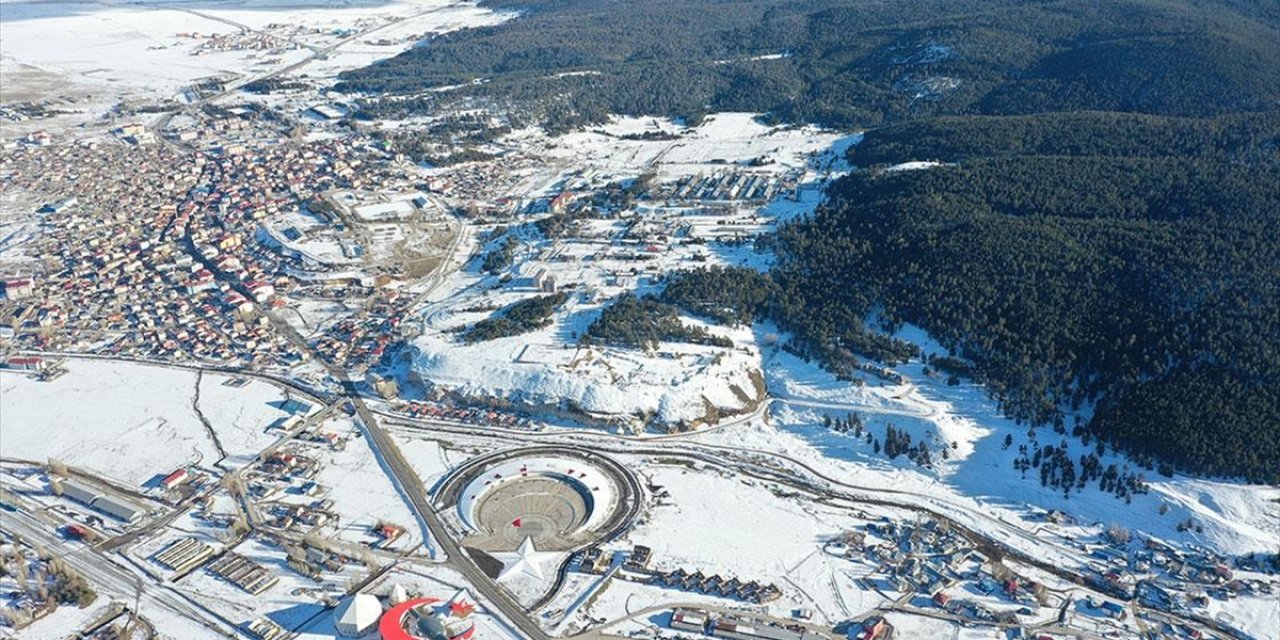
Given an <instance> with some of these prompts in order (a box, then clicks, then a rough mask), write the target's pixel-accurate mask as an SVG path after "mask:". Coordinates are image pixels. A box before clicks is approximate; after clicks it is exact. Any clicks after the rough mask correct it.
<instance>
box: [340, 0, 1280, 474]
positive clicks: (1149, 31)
mask: <svg viewBox="0 0 1280 640" xmlns="http://www.w3.org/2000/svg"><path fill="white" fill-rule="evenodd" d="M484 4H485V5H486V6H489V7H492V8H495V9H501V10H515V11H519V12H521V16H520V17H519V18H517V19H515V20H512V21H509V22H507V23H504V24H502V25H498V26H494V27H490V28H484V29H475V30H467V31H461V32H457V33H453V34H447V35H443V36H440V37H437V38H435V39H433V40H431V41H430V42H428V43H426V44H424V46H421V47H418V48H415V49H414V50H412V51H410V52H407V53H406V54H404V55H402V56H399V57H397V58H395V59H392V60H388V61H384V62H381V63H378V64H376V65H373V66H371V67H369V68H366V69H363V70H360V71H357V72H353V73H349V74H347V75H346V76H344V82H343V83H342V86H341V88H342V89H345V90H351V91H358V92H364V93H365V95H366V96H367V99H366V100H365V101H364V103H363V108H364V109H365V110H366V113H369V114H373V115H386V114H396V113H412V112H419V111H429V110H432V109H435V108H438V107H440V106H444V105H448V104H450V103H452V102H454V101H467V104H484V103H485V102H486V101H488V103H489V104H490V105H491V106H494V107H497V108H501V109H502V110H503V111H504V112H505V113H507V114H509V115H510V116H511V119H512V123H511V124H512V125H513V126H515V125H518V124H528V123H540V124H543V125H545V126H548V127H550V128H552V129H556V128H567V127H572V126H577V125H581V124H583V123H588V122H598V121H601V120H603V119H604V118H605V117H607V115H608V114H611V113H621V114H633V115H641V114H647V115H666V116H671V117H679V118H685V119H687V120H688V121H690V122H696V121H697V120H698V118H700V117H701V115H702V114H705V113H708V112H712V111H722V110H747V111H754V112H761V113H764V114H766V115H765V116H764V117H766V118H768V119H771V120H774V121H779V122H816V123H819V124H825V125H830V126H835V127H846V128H858V129H861V128H870V130H869V131H868V132H867V134H866V136H865V138H864V140H863V141H862V142H861V144H859V145H857V146H855V147H853V148H852V150H851V152H850V160H851V162H852V163H853V164H854V165H855V166H857V167H859V170H858V171H855V172H854V173H853V174H852V175H850V176H849V177H847V178H844V179H842V180H840V181H838V182H837V183H835V184H834V185H833V186H832V187H831V189H830V191H829V195H830V200H829V201H828V203H827V204H826V205H824V206H822V207H820V208H819V209H818V211H817V212H816V213H814V214H813V215H812V216H809V217H806V218H803V219H801V220H798V221H795V222H793V223H791V224H789V225H786V226H784V227H783V228H782V229H781V230H780V231H779V233H778V234H777V236H776V237H773V238H771V239H769V240H767V241H766V244H768V245H769V248H771V249H772V250H774V251H775V252H776V253H777V254H778V262H777V266H776V267H775V268H774V269H773V270H772V271H771V272H770V273H768V274H759V273H755V272H749V271H745V270H716V269H713V270H703V271H697V272H690V273H685V274H678V275H677V276H675V277H673V278H672V280H671V282H670V284H669V286H668V288H667V289H666V291H665V292H664V293H663V294H662V295H661V297H660V299H650V298H645V299H636V298H624V299H623V300H621V301H619V303H618V304H616V305H614V306H613V307H611V308H610V310H609V311H608V312H606V314H605V316H604V317H602V318H601V320H600V321H599V322H597V323H596V325H593V327H592V330H591V331H590V332H589V338H588V339H595V340H600V341H604V342H610V343H614V344H634V345H638V346H647V347H652V346H653V345H654V344H655V343H656V341H657V340H662V339H671V336H670V335H668V334H679V333H682V332H681V331H678V330H677V328H680V329H683V328H684V327H683V326H682V325H681V324H680V323H679V321H678V320H677V319H676V318H675V316H674V313H673V311H672V308H673V306H674V307H683V308H684V309H686V310H688V311H690V312H692V313H696V314H699V315H702V316H704V317H707V318H710V319H713V320H716V321H719V322H723V323H730V324H732V323H741V322H751V321H753V320H756V319H760V318H770V319H773V320H774V321H776V322H778V323H779V324H780V325H781V327H782V328H784V329H785V330H787V331H788V333H789V335H790V336H792V337H791V338H790V340H789V341H788V343H787V344H786V348H788V349H789V350H791V351H793V352H795V353H797V354H800V355H802V356H804V357H806V358H810V359H814V360H817V361H820V362H822V363H824V364H825V365H827V366H828V367H830V368H831V369H832V370H833V371H835V372H836V373H837V374H838V375H840V376H842V377H854V376H853V375H852V374H853V372H854V370H855V368H857V367H860V366H865V365H866V362H867V360H868V359H870V360H873V361H878V362H883V363H892V362H896V361H901V360H903V359H905V358H908V357H915V356H918V355H921V354H919V353H917V351H916V349H915V348H914V347H913V346H912V345H909V344H906V343H903V342H899V341H897V340H894V339H892V338H890V337H888V336H887V335H886V333H885V331H884V329H886V328H890V329H891V328H892V327H893V326H894V325H895V324H898V323H902V322H911V323H914V324H918V325H920V326H922V327H924V328H925V329H927V330H929V331H930V333H931V334H932V335H934V336H935V337H937V338H938V339H939V340H940V341H941V342H942V343H943V344H944V345H946V346H947V347H948V349H949V350H950V351H951V353H950V354H932V355H934V356H935V359H937V356H944V357H946V359H945V360H943V361H944V362H952V363H958V364H959V365H960V368H963V369H966V370H967V371H968V373H969V374H971V375H974V376H976V377H978V378H979V379H981V380H982V381H983V382H985V383H987V385H988V387H989V388H990V389H991V391H992V393H993V394H994V395H995V397H997V398H998V399H999V401H1000V402H1001V404H1002V406H1003V407H1004V409H1005V410H1006V411H1007V412H1008V413H1009V414H1010V415H1011V416H1013V417H1015V418H1017V419H1019V420H1021V421H1023V422H1025V423H1028V424H1032V425H1042V426H1049V427H1052V428H1054V429H1056V430H1058V431H1060V432H1063V433H1068V432H1073V433H1076V434H1079V435H1085V434H1088V435H1089V436H1096V437H1098V438H1100V439H1102V440H1104V441H1106V442H1108V443H1110V444H1112V445H1114V446H1116V447H1119V448H1121V449H1123V450H1126V451H1128V452H1129V453H1130V454H1132V455H1133V456H1134V457H1135V458H1136V459H1137V460H1138V461H1140V462H1142V463H1144V464H1146V465H1149V466H1150V467H1151V468H1159V469H1160V470H1161V471H1163V472H1166V473H1168V472H1171V471H1172V470H1174V469H1179V470H1183V471H1189V472H1196V473H1205V474H1214V475H1225V476H1243V477H1247V478H1249V479H1251V480H1255V481H1265V482H1272V483H1277V482H1280V284H1278V283H1280V111H1278V110H1280V71H1278V70H1280V4H1278V3H1275V2H1264V1H1260V0H1207V1H1203V2H1199V1H1197V2H1193V1H1191V0H1114V1H1108V2H1074V1H1073V2H1065V1H1036V0H924V1H923V2H918V3H901V2H891V1H888V0H885V1H877V0H865V1H853V0H743V1H741V2H722V1H717V0H649V1H646V2H631V1H624V0H489V1H487V2H485V3H484ZM565 72H578V73H574V74H569V75H566V74H565ZM476 80H483V82H472V81H476ZM446 85H465V86H461V87H459V88H456V89H452V90H449V91H439V92H425V91H424V89H429V88H433V87H442V86H446ZM387 93H391V94H399V97H397V98H396V99H395V100H383V99H382V97H383V96H384V95H386V94H387ZM915 160H935V161H938V162H941V163H944V164H943V166H939V167H935V168H931V169H927V170H914V171H887V170H885V169H886V168H887V167H889V166H890V165H893V164H897V163H902V162H907V161H915ZM870 318H875V320H874V322H875V326H868V324H867V323H869V322H872V320H870ZM683 337H684V338H688V336H683ZM965 362H971V363H972V366H967V365H966V364H965ZM1073 409H1083V410H1084V411H1083V413H1082V414H1081V415H1085V416H1091V417H1090V418H1088V419H1087V420H1086V421H1081V422H1079V423H1077V422H1076V421H1075V420H1069V419H1067V418H1065V417H1064V416H1065V415H1069V414H1071V413H1075V412H1074V411H1072V410H1073Z"/></svg>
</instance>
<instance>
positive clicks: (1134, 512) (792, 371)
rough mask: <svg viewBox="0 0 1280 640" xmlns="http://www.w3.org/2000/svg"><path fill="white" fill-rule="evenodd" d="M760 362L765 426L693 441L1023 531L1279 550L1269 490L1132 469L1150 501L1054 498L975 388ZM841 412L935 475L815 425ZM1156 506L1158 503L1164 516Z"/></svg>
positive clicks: (772, 356) (1279, 521)
mask: <svg viewBox="0 0 1280 640" xmlns="http://www.w3.org/2000/svg"><path fill="white" fill-rule="evenodd" d="M768 331H769V329H768V328H764V329H763V330H762V332H765V333H767V332H768ZM901 335H902V337H906V338H910V339H912V340H914V341H915V342H917V343H919V344H922V346H924V347H925V350H926V351H927V352H929V351H941V350H940V349H938V348H937V345H936V344H933V343H932V342H931V341H930V340H928V338H927V336H925V335H923V332H920V331H918V330H911V329H910V328H909V329H908V330H907V331H906V332H904V333H903V334H901ZM766 358H767V360H766V364H765V366H764V370H765V371H766V374H767V382H768V386H769V391H770V395H771V396H773V397H777V398H780V400H779V401H777V402H775V403H774V404H773V408H774V413H773V416H774V421H773V422H774V426H772V427H771V426H762V425H758V424H757V425H751V426H745V427H741V428H735V429H734V431H732V432H724V431H721V432H713V433H708V434H706V435H702V436H696V437H697V438H698V439H705V440H706V441H717V442H722V443H724V444H730V443H733V444H738V445H742V446H753V447H756V448H761V449H768V450H772V451H778V452H780V453H786V454H787V455H789V456H792V457H795V458H798V459H801V460H804V461H806V462H809V463H811V464H813V465H814V466H815V467H817V468H819V469H821V470H824V471H827V472H829V473H830V474H831V475H832V476H834V477H836V478H839V479H841V480H843V481H846V482H848V483H851V484H862V485H866V486H873V487H874V486H880V487H885V488H894V489H899V490H901V489H909V490H912V491H915V492H917V493H919V494H920V495H922V496H923V495H927V496H931V497H933V498H935V499H939V498H941V499H948V500H956V501H958V502H960V503H963V504H966V505H967V506H966V508H967V509H973V510H977V511H981V512H990V513H995V514H997V515H998V516H999V517H1000V518H1002V519H1008V520H1010V521H1021V522H1022V523H1023V526H1024V527H1025V528H1027V529H1028V530H1039V529H1041V528H1047V529H1049V530H1053V531H1056V532H1057V533H1060V534H1068V535H1096V534H1098V533H1100V532H1101V531H1102V530H1103V529H1104V528H1105V527H1107V526H1109V525H1113V524H1115V525H1120V526H1123V527H1127V528H1130V529H1133V530H1135V531H1140V532H1143V533H1146V534H1149V535H1152V536H1155V537H1157V538H1159V539H1163V540H1167V541H1170V542H1176V543H1181V544H1187V543H1197V544H1201V545H1204V546H1206V547H1208V548H1211V549H1214V550H1217V551H1219V552H1222V553H1248V552H1252V551H1265V550H1267V549H1274V548H1275V544H1276V541H1277V540H1280V513H1277V512H1276V510H1275V509H1274V508H1273V507H1272V506H1271V505H1273V504H1274V501H1275V500H1277V499H1278V498H1280V489H1277V488H1275V487H1265V486H1256V485H1247V484H1243V483H1239V482H1233V481H1222V480H1213V479H1199V478H1190V477H1186V476H1180V475H1179V476H1174V477H1173V478H1165V477H1163V476H1160V475H1159V474H1157V473H1155V472H1150V471H1145V470H1142V471H1144V472H1145V473H1144V477H1145V480H1146V481H1147V482H1148V484H1150V486H1151V492H1150V493H1149V494H1147V495H1137V496H1134V497H1133V500H1132V503H1126V502H1125V500H1123V499H1119V498H1116V497H1115V496H1113V495H1111V494H1109V493H1103V492H1101V491H1099V490H1098V489H1097V485H1096V483H1091V484H1090V485H1089V486H1087V487H1086V488H1084V489H1082V490H1080V491H1077V492H1074V493H1072V494H1071V495H1070V497H1063V494H1062V492H1061V491H1060V490H1054V489H1051V488H1043V487H1041V486H1040V484H1039V481H1038V479H1037V478H1033V477H1028V478H1027V479H1025V480H1024V479H1023V478H1022V476H1021V473H1020V472H1018V471H1016V470H1014V469H1013V466H1012V461H1013V457H1014V453H1015V452H1016V449H1017V447H1018V445H1019V444H1023V443H1026V442H1027V439H1028V436H1027V428H1026V427H1025V426H1019V425H1017V424H1015V423H1014V422H1013V421H1012V420H1009V419H1007V418H1005V417H1003V416H1002V415H1001V414H1000V412H999V410H998V408H997V407H996V406H995V402H994V401H993V400H992V399H991V398H990V397H988V396H987V395H986V392H985V390H983V389H982V388H981V387H980V386H978V385H974V384H972V383H968V382H965V383H961V384H959V385H955V386H952V385H948V384H946V382H945V381H943V380H940V379H935V378H934V377H930V376H926V375H924V373H923V370H924V368H925V367H924V365H922V364H921V363H919V362H915V363H910V364H906V365H903V366H901V367H897V368H896V369H895V370H896V371H897V372H898V373H900V374H902V375H904V376H906V378H907V380H908V383H907V384H905V385H887V386H881V385H880V383H878V382H876V381H875V380H874V379H872V381H870V382H869V383H868V384H867V386H863V387H859V386H854V385H850V384H847V383H843V382H840V381H837V380H835V379H834V377H833V376H831V375H830V374H829V373H826V372H825V371H822V370H821V369H819V368H817V367H815V366H813V365H810V364H806V363H804V362H801V361H800V360H798V359H796V358H794V357H792V356H790V355H789V354H786V353H783V352H780V351H779V352H777V353H774V352H769V353H767V354H766ZM850 413H857V414H859V415H861V416H862V417H863V419H864V421H865V422H866V423H867V425H868V431H870V432H872V433H873V434H874V435H875V437H876V438H877V439H880V440H883V436H884V429H885V427H886V426H887V425H889V424H892V425H894V426H895V427H896V428H898V429H901V430H905V431H907V432H909V433H911V434H912V436H913V439H914V440H915V441H921V440H924V441H926V442H928V443H929V445H930V448H931V449H932V450H933V452H934V455H933V460H934V468H933V469H925V468H922V467H919V466H917V465H915V464H914V463H912V462H909V461H907V460H906V459H905V457H901V458H898V459H897V460H894V461H890V460H888V459H887V458H886V457H885V456H884V455H882V454H877V453H875V452H873V451H872V449H871V446H870V445H868V444H866V443H865V442H864V441H860V440H858V439H856V438H854V437H853V436H852V435H847V434H840V433H836V432H834V431H831V430H829V429H827V428H826V427H824V426H823V424H822V422H823V417H824V416H831V417H833V418H843V417H845V416H847V415H849V414H850ZM1039 431H1041V432H1042V433H1040V434H1039V435H1038V437H1039V438H1041V439H1043V441H1044V442H1047V443H1052V444H1054V445H1055V446H1058V445H1060V444H1061V442H1062V441H1064V440H1065V441H1066V442H1067V443H1068V447H1069V449H1070V450H1072V456H1073V458H1074V457H1078V456H1079V455H1081V454H1083V453H1087V452H1091V451H1093V448H1092V447H1084V446H1083V445H1081V444H1080V443H1079V442H1078V441H1076V440H1075V439H1073V438H1063V437H1062V436H1059V435H1057V434H1054V433H1052V431H1051V430H1049V429H1040V430H1039ZM1006 435H1010V436H1012V438H1013V442H1014V444H1013V446H1012V447H1011V449H1012V450H1005V449H1004V440H1005V437H1006ZM953 445H954V446H953ZM944 447H945V448H947V449H948V450H949V451H948V459H947V460H942V459H941V456H940V455H938V454H939V453H940V451H941V449H942V448H944ZM1102 460H1103V464H1104V465H1106V464H1110V463H1112V462H1115V463H1116V464H1117V465H1119V466H1122V467H1123V466H1125V465H1129V467H1131V468H1132V467H1133V465H1132V464H1131V463H1129V462H1128V461H1127V460H1125V459H1124V458H1123V457H1122V456H1118V455H1115V454H1113V453H1108V454H1107V455H1105V456H1102ZM1134 470H1137V469H1134ZM1162 505H1167V508H1165V509H1164V511H1165V512H1164V513H1163V514H1162V513H1160V511H1161V508H1162ZM1050 509H1060V510H1062V511H1064V512H1066V513H1068V514H1071V515H1072V516H1074V518H1075V520H1076V523H1077V524H1075V525H1049V524H1048V523H1045V522H1043V521H1042V518H1040V517H1039V516H1041V515H1042V514H1043V513H1044V512H1045V511H1046V510H1050ZM1188 518H1191V519H1194V520H1195V521H1196V522H1197V523H1198V524H1200V525H1202V526H1203V533H1200V532H1196V531H1193V530H1189V531H1183V532H1179V531H1178V530H1177V525H1178V524H1179V523H1180V522H1184V521H1186V520H1187V519H1188Z"/></svg>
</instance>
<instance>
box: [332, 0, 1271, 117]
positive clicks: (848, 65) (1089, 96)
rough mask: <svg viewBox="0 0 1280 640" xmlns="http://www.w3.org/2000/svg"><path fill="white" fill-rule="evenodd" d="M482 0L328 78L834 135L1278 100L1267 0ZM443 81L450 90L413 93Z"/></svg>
mask: <svg viewBox="0 0 1280 640" xmlns="http://www.w3.org/2000/svg"><path fill="white" fill-rule="evenodd" d="M482 4H483V5H484V6H486V7H489V8H492V9H495V10H508V11H518V12H520V17H519V18H517V19H515V20H511V21H508V22H506V23H504V24H500V25H497V26H493V27H487V28H481V29H469V30H464V31H459V32H454V33H449V34H444V35H441V36H439V37H436V38H434V39H432V40H430V41H429V42H427V43H424V44H423V45H422V46H419V47H416V48H414V49H412V50H410V51H408V52H406V53H404V54H402V55H400V56H397V57H396V58H393V59H390V60H386V61H383V62H380V63H377V64H375V65H373V66H370V67H368V68H365V69H361V70H357V71H354V72H349V73H347V74H345V75H344V76H343V82H342V84H341V85H340V87H339V88H341V89H344V90H352V91H363V92H366V93H367V95H369V96H370V98H371V99H370V100H368V101H367V102H366V104H365V108H366V113H370V114H377V115H382V114H396V113H406V112H409V113H412V112H419V111H430V110H432V109H435V108H436V107H438V106H440V105H441V104H450V103H462V102H466V103H467V104H471V103H472V102H471V101H474V100H476V99H480V100H486V99H487V100H492V101H494V102H495V103H497V104H500V105H502V106H503V107H504V109H503V110H504V112H506V113H508V114H511V115H512V116H513V117H517V118H518V117H520V116H522V115H523V117H524V118H525V119H527V120H530V121H536V122H541V123H543V124H545V125H550V126H553V127H567V126H573V125H578V124H582V123H584V122H597V121H600V120H603V119H604V118H605V117H606V116H607V115H608V114H610V113H622V114H633V115H642V114H652V115H668V116H674V117H683V118H688V119H690V120H696V119H697V118H699V117H700V116H701V115H702V114H704V113H707V112H710V111H732V110H740V111H754V112H765V113H769V114H770V116H771V117H773V118H775V119H778V120H783V121H793V122H800V121H804V122H818V123H822V124H828V125H832V126H839V127H867V126H873V125H877V124H881V123H884V122H893V121H898V120H901V119H904V118H911V117H921V116H927V115H936V114H960V115H967V114H974V113H985V114H1001V115H1013V114H1032V113H1041V112H1045V111H1064V110H1082V109H1089V110H1107V111H1136V112H1144V113H1153V114H1163V115H1173V116H1179V115H1180V116H1193V117H1199V116H1207V115H1222V114H1227V113H1234V112H1239V111H1257V110H1262V109H1269V108H1275V106H1276V104H1277V101H1278V100H1280V74H1277V73H1276V72H1275V69H1276V67H1277V65H1280V36H1278V35H1277V28H1276V26H1277V24H1278V23H1280V4H1277V3H1275V2H1268V1H1265V0H1210V1H1208V2H1193V1H1191V0H1108V1H1106V2H1101V1H1090V2H1077V1H1064V0H1052V1H1037V0H921V1H919V2H911V3H902V2H895V1H893V0H739V1H734V2H725V1H723V0H645V1H643V2H635V1H632V0H487V1H486V2H483V3H482ZM477 80H482V81H483V82H475V83H473V82H472V81H477ZM457 85H462V86H457ZM440 87H454V88H452V89H450V90H448V91H439V92H425V91H424V90H425V89H431V88H440ZM386 94H399V95H400V97H397V98H396V99H394V100H382V99H381V97H382V96H385V95H386Z"/></svg>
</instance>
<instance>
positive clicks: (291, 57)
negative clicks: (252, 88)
mask: <svg viewBox="0 0 1280 640" xmlns="http://www.w3.org/2000/svg"><path fill="white" fill-rule="evenodd" d="M510 17H511V16H510V14H508V13H496V12H493V11H489V10H487V9H481V8H479V7H477V6H476V3H475V2H473V1H470V0H389V1H386V2H380V1H377V0H368V1H364V0H349V1H343V0H333V1H326V0H314V1H313V0H207V1H202V2H183V1H177V0H175V1H168V0H144V1H142V2H137V3H132V4H129V5H112V4H92V3H82V2H72V1H62V0H52V1H48V2H25V1H21V0H15V1H9V0H6V1H5V2H0V34H2V37H0V73H3V74H4V76H5V79H6V82H5V83H4V87H3V95H0V102H16V101H24V100H33V101H43V100H52V101H55V103H56V105H57V108H58V109H60V110H64V111H69V112H73V113H74V114H75V115H72V116H67V117H59V118H56V119H54V120H52V121H47V120H45V121H42V120H29V121H24V122H21V123H16V124H8V125H6V128H5V130H6V132H10V131H12V132H13V133H25V132H30V131H34V130H36V129H40V128H57V127H59V126H67V125H70V124H73V123H75V121H77V120H79V121H85V120H88V119H92V118H96V117H97V116H98V115H99V114H101V113H103V112H105V111H106V110H107V109H109V108H110V107H111V106H112V105H114V104H115V103H117V102H119V101H120V100H123V99H127V100H168V99H174V100H177V101H179V102H185V101H188V100H190V98H191V96H190V95H187V94H185V93H184V92H185V90H186V88H187V87H189V86H190V85H191V84H192V83H193V82H194V81H197V80H201V79H205V78H210V77H219V78H221V79H224V80H229V81H231V82H232V83H233V84H237V83H242V82H246V81H248V80H251V79H253V78H256V77H261V76H264V75H268V74H273V73H279V72H287V71H297V72H298V73H306V74H307V75H308V76H309V77H311V78H322V79H324V78H333V77H336V75H337V74H338V73H340V72H342V71H345V70H347V69H353V68H357V67H362V66H365V65H368V64H370V63H372V62H375V61H377V60H380V59H383V58H389V57H392V56H394V55H396V54H398V53H400V52H402V51H404V50H406V49H409V48H410V47H412V46H415V44H417V43H418V42H421V41H422V40H423V39H425V38H428V37H430V36H431V35H432V34H438V33H443V32H446V31H452V30H456V29H461V28H466V27H474V26H483V25H491V24H496V23H498V22H501V21H503V20H506V19H509V18H510ZM303 62H313V63H314V64H307V65H306V66H295V65H299V63H303ZM64 98H69V99H64Z"/></svg>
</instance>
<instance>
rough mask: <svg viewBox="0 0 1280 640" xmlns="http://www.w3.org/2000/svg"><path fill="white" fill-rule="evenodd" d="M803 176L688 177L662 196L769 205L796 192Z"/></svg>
mask: <svg viewBox="0 0 1280 640" xmlns="http://www.w3.org/2000/svg"><path fill="white" fill-rule="evenodd" d="M799 177H800V176H799V172H798V171H793V172H790V173H788V174H787V175H785V176H778V175H775V174H772V173H745V172H728V173H714V174H712V175H709V176H703V175H697V176H685V177H683V178H680V179H679V180H677V181H676V182H675V183H674V184H673V185H671V187H670V189H669V190H667V191H666V192H665V193H663V194H662V196H664V197H665V198H666V199H668V200H676V201H691V200H692V201H712V202H726V201H733V200H747V201H752V202H768V201H770V200H772V199H773V198H774V197H775V196H777V195H778V194H779V193H781V192H784V191H788V190H792V189H795V187H796V181H797V179H798V178H799Z"/></svg>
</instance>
